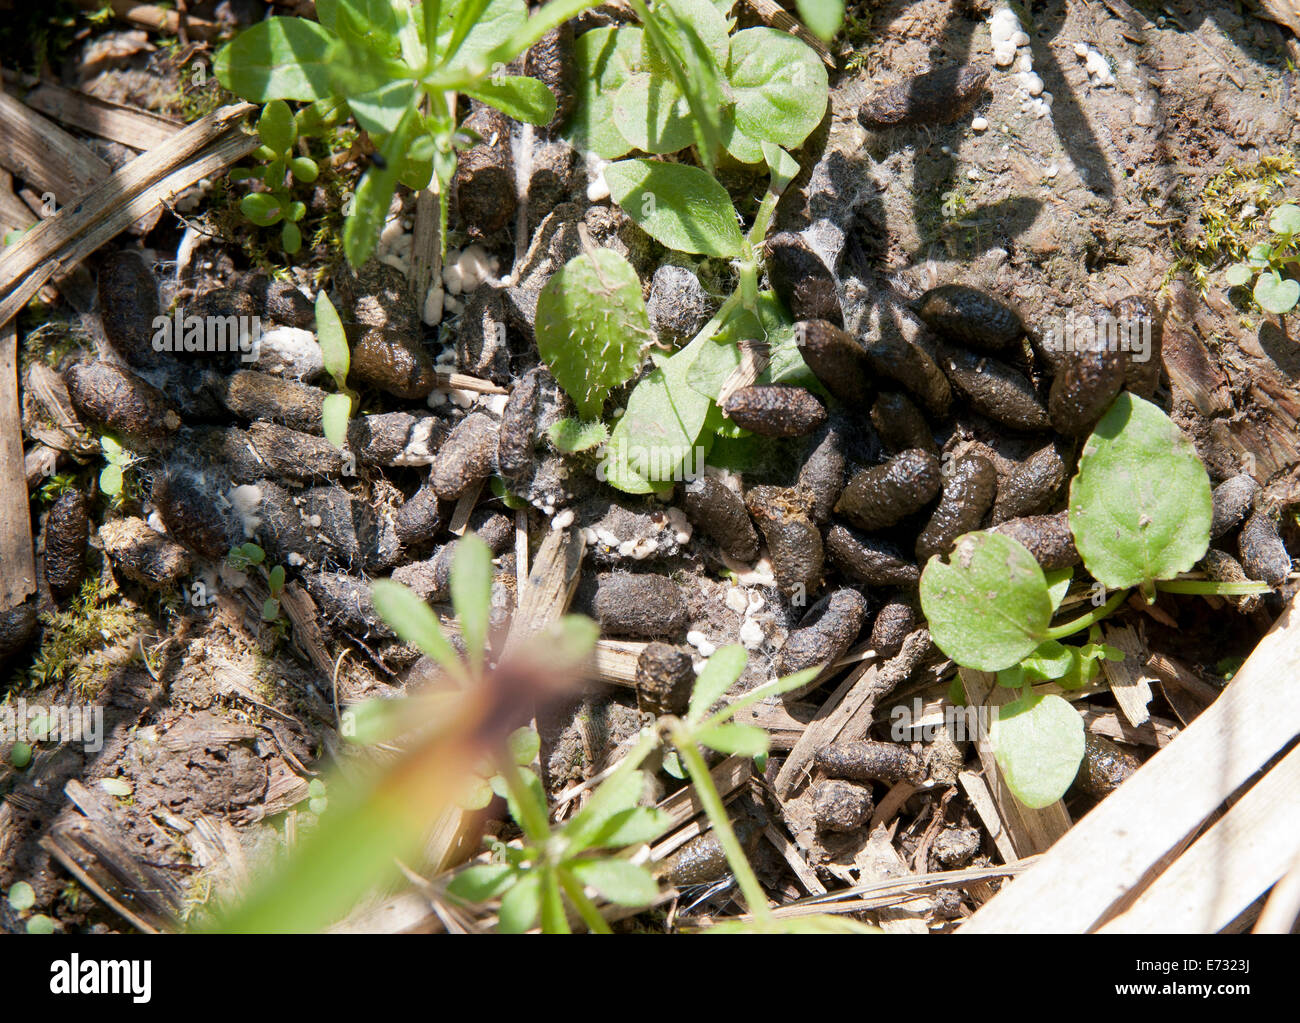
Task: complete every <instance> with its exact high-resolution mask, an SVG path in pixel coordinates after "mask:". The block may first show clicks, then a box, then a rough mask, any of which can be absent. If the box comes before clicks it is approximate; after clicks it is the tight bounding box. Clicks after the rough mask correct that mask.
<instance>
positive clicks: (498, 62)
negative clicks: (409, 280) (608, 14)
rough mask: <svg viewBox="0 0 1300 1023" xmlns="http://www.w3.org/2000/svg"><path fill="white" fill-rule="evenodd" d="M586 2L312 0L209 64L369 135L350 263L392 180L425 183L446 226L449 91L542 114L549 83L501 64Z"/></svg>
mask: <svg viewBox="0 0 1300 1023" xmlns="http://www.w3.org/2000/svg"><path fill="white" fill-rule="evenodd" d="M588 6H590V3H589V0H551V2H550V3H549V4H547V5H546V6H545V7H543V8H542V9H541V10H539V11H537V12H536V13H535V14H534V15H533V16H532V17H529V15H528V10H527V6H526V5H525V3H524V0H461V2H459V3H453V2H450V0H448V2H443V0H417V2H415V3H405V2H398V3H395V2H392V0H319V2H318V3H317V4H316V16H317V18H318V19H319V21H310V20H308V19H306V18H293V17H275V18H268V19H267V20H266V21H262V22H259V23H258V24H256V25H253V26H252V27H250V28H248V29H246V30H245V31H243V32H241V33H240V34H239V35H238V36H237V37H236V38H235V39H234V40H232V41H231V42H230V43H228V44H227V45H225V46H223V47H222V48H221V49H220V50H219V51H218V52H217V54H216V56H215V58H214V61H213V66H214V69H215V71H216V74H217V78H218V79H219V80H220V82H221V84H222V85H224V86H225V87H226V88H227V89H229V90H230V91H231V92H233V93H235V94H236V95H239V96H242V97H243V98H244V99H247V100H250V101H252V102H256V103H265V102H267V101H270V100H276V99H280V100H299V101H302V102H309V103H322V102H323V103H331V104H333V105H334V106H335V107H336V108H337V109H338V110H340V111H343V110H346V111H347V112H349V113H350V114H351V115H352V117H353V118H354V119H355V121H356V123H357V124H358V125H359V126H360V127H361V128H362V129H363V130H365V132H366V133H367V134H368V135H369V136H370V138H371V140H372V141H373V143H374V145H375V147H376V150H377V154H376V156H375V157H374V158H373V160H372V162H371V165H370V167H369V169H367V170H366V172H365V174H364V175H363V177H362V179H361V182H360V184H359V185H358V187H357V192H356V197H355V204H354V209H353V213H352V215H351V216H350V217H348V220H347V223H346V225H345V226H344V231H343V242H344V249H345V251H346V253H347V258H348V260H349V262H351V263H352V264H353V265H354V266H359V265H361V264H362V263H364V262H365V261H366V259H367V258H368V257H369V256H370V254H371V252H373V250H374V247H375V244H376V242H377V241H378V238H379V232H380V229H381V228H382V227H383V224H384V220H385V218H386V217H387V215H388V208H389V204H390V203H391V201H392V198H393V193H394V192H395V191H396V189H397V186H398V184H399V183H400V184H403V185H406V186H407V187H408V188H411V189H422V188H433V189H435V190H436V191H437V193H438V196H439V200H440V204H441V211H442V219H443V226H444V228H445V227H446V216H447V201H448V190H449V188H450V185H451V181H452V177H453V175H454V174H455V171H456V159H457V156H456V154H457V151H458V150H459V149H462V148H464V147H466V146H467V145H469V144H471V143H472V141H473V140H471V139H469V138H467V137H466V136H465V134H464V133H462V132H460V131H458V128H459V125H458V122H457V119H456V100H457V95H458V94H459V93H464V94H466V95H468V96H472V97H473V98H475V99H478V100H481V101H482V102H484V103H487V104H489V105H491V106H494V107H496V108H497V109H499V110H501V111H503V112H504V113H506V114H507V115H509V116H510V117H513V118H515V119H516V120H520V121H526V122H528V123H530V124H546V123H547V122H548V121H550V119H551V118H552V117H553V116H554V114H555V97H554V96H553V95H552V93H551V91H550V90H549V89H547V88H546V86H544V85H543V84H542V83H541V82H539V81H537V80H536V79H533V78H527V77H523V76H510V75H506V74H505V73H504V70H505V67H506V65H507V64H509V63H510V61H512V60H514V58H515V57H517V56H519V54H521V53H523V52H524V51H525V50H527V49H528V47H529V46H531V45H532V44H533V43H535V42H536V41H537V40H538V39H540V38H541V37H542V36H543V35H544V34H545V33H546V32H547V31H549V30H550V29H552V28H554V27H556V26H557V25H560V24H562V23H563V22H565V21H567V20H568V19H569V18H571V17H573V16H574V15H576V14H578V13H580V12H581V11H582V10H584V9H585V8H587V7H588ZM443 237H444V238H445V237H446V232H445V230H444V231H443Z"/></svg>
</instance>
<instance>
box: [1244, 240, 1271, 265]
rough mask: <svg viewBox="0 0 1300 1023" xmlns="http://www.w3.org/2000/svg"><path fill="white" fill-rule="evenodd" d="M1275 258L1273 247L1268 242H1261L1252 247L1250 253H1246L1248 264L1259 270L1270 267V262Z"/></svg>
mask: <svg viewBox="0 0 1300 1023" xmlns="http://www.w3.org/2000/svg"><path fill="white" fill-rule="evenodd" d="M1272 258H1273V246H1271V245H1270V244H1269V243H1268V242H1260V243H1259V244H1258V245H1252V246H1251V247H1250V251H1249V252H1247V253H1246V262H1247V263H1249V264H1250V265H1251V266H1253V267H1255V268H1256V269H1257V270H1258V269H1262V268H1263V267H1266V266H1268V264H1269V261H1270V260H1271V259H1272Z"/></svg>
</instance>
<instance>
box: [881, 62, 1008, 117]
mask: <svg viewBox="0 0 1300 1023" xmlns="http://www.w3.org/2000/svg"><path fill="white" fill-rule="evenodd" d="M988 78H989V72H988V69H987V68H982V67H972V66H970V65H968V64H967V65H963V66H961V67H948V68H940V69H938V70H937V71H927V72H925V73H924V74H920V75H913V76H912V77H911V78H906V79H904V80H903V81H901V82H899V83H898V84H897V85H892V86H890V87H889V88H887V89H884V90H882V91H880V92H878V93H876V94H875V95H873V96H872V97H871V98H870V99H868V100H867V101H866V102H865V103H863V104H862V106H861V108H860V109H859V110H858V123H859V124H861V125H862V127H864V128H867V129H869V130H871V131H879V130H880V129H882V128H893V127H899V126H902V125H911V124H951V123H952V122H953V121H956V120H958V119H960V118H962V117H965V116H966V115H967V114H968V113H970V111H971V110H973V109H974V108H975V104H976V103H978V102H979V98H980V95H981V94H982V93H983V91H984V85H985V83H986V82H987V81H988Z"/></svg>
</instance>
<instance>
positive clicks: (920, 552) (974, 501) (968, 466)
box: [916, 453, 998, 562]
mask: <svg viewBox="0 0 1300 1023" xmlns="http://www.w3.org/2000/svg"><path fill="white" fill-rule="evenodd" d="M997 486H998V474H997V470H996V469H994V468H993V463H992V462H990V461H989V460H988V459H987V458H985V457H984V456H983V455H978V454H974V453H972V454H967V455H963V456H962V457H961V458H959V459H957V462H956V464H955V465H953V467H952V471H951V472H950V473H949V474H948V477H947V479H945V480H944V483H943V493H942V494H941V495H940V497H939V504H938V506H937V507H936V508H935V509H934V513H933V514H932V515H931V516H930V521H929V522H927V523H926V525H925V528H924V529H922V530H921V533H920V535H919V536H918V537H917V538H916V560H917V561H918V562H925V561H928V560H929V559H930V558H931V557H933V556H934V555H936V554H938V555H944V554H947V553H948V552H949V551H950V550H952V546H953V544H954V543H956V542H957V537H959V536H961V535H962V534H963V533H969V532H971V531H972V530H975V529H978V528H979V526H980V523H981V522H983V521H984V516H985V514H986V513H987V512H988V510H989V508H990V507H991V506H992V504H993V497H994V495H995V494H996V492H997Z"/></svg>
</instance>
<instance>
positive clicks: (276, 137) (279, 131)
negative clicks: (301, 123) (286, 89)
mask: <svg viewBox="0 0 1300 1023" xmlns="http://www.w3.org/2000/svg"><path fill="white" fill-rule="evenodd" d="M257 135H258V138H260V139H261V140H262V142H263V143H265V144H266V145H267V146H268V147H270V148H271V149H272V150H273V151H274V152H276V153H286V152H288V151H289V150H290V149H292V148H293V144H294V143H295V142H297V141H298V126H297V124H296V123H295V122H294V119H293V111H292V110H290V109H289V104H288V103H286V102H285V101H284V100H282V99H273V100H271V102H270V103H268V104H267V105H266V106H264V107H263V108H262V116H261V117H259V118H258V119H257Z"/></svg>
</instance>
